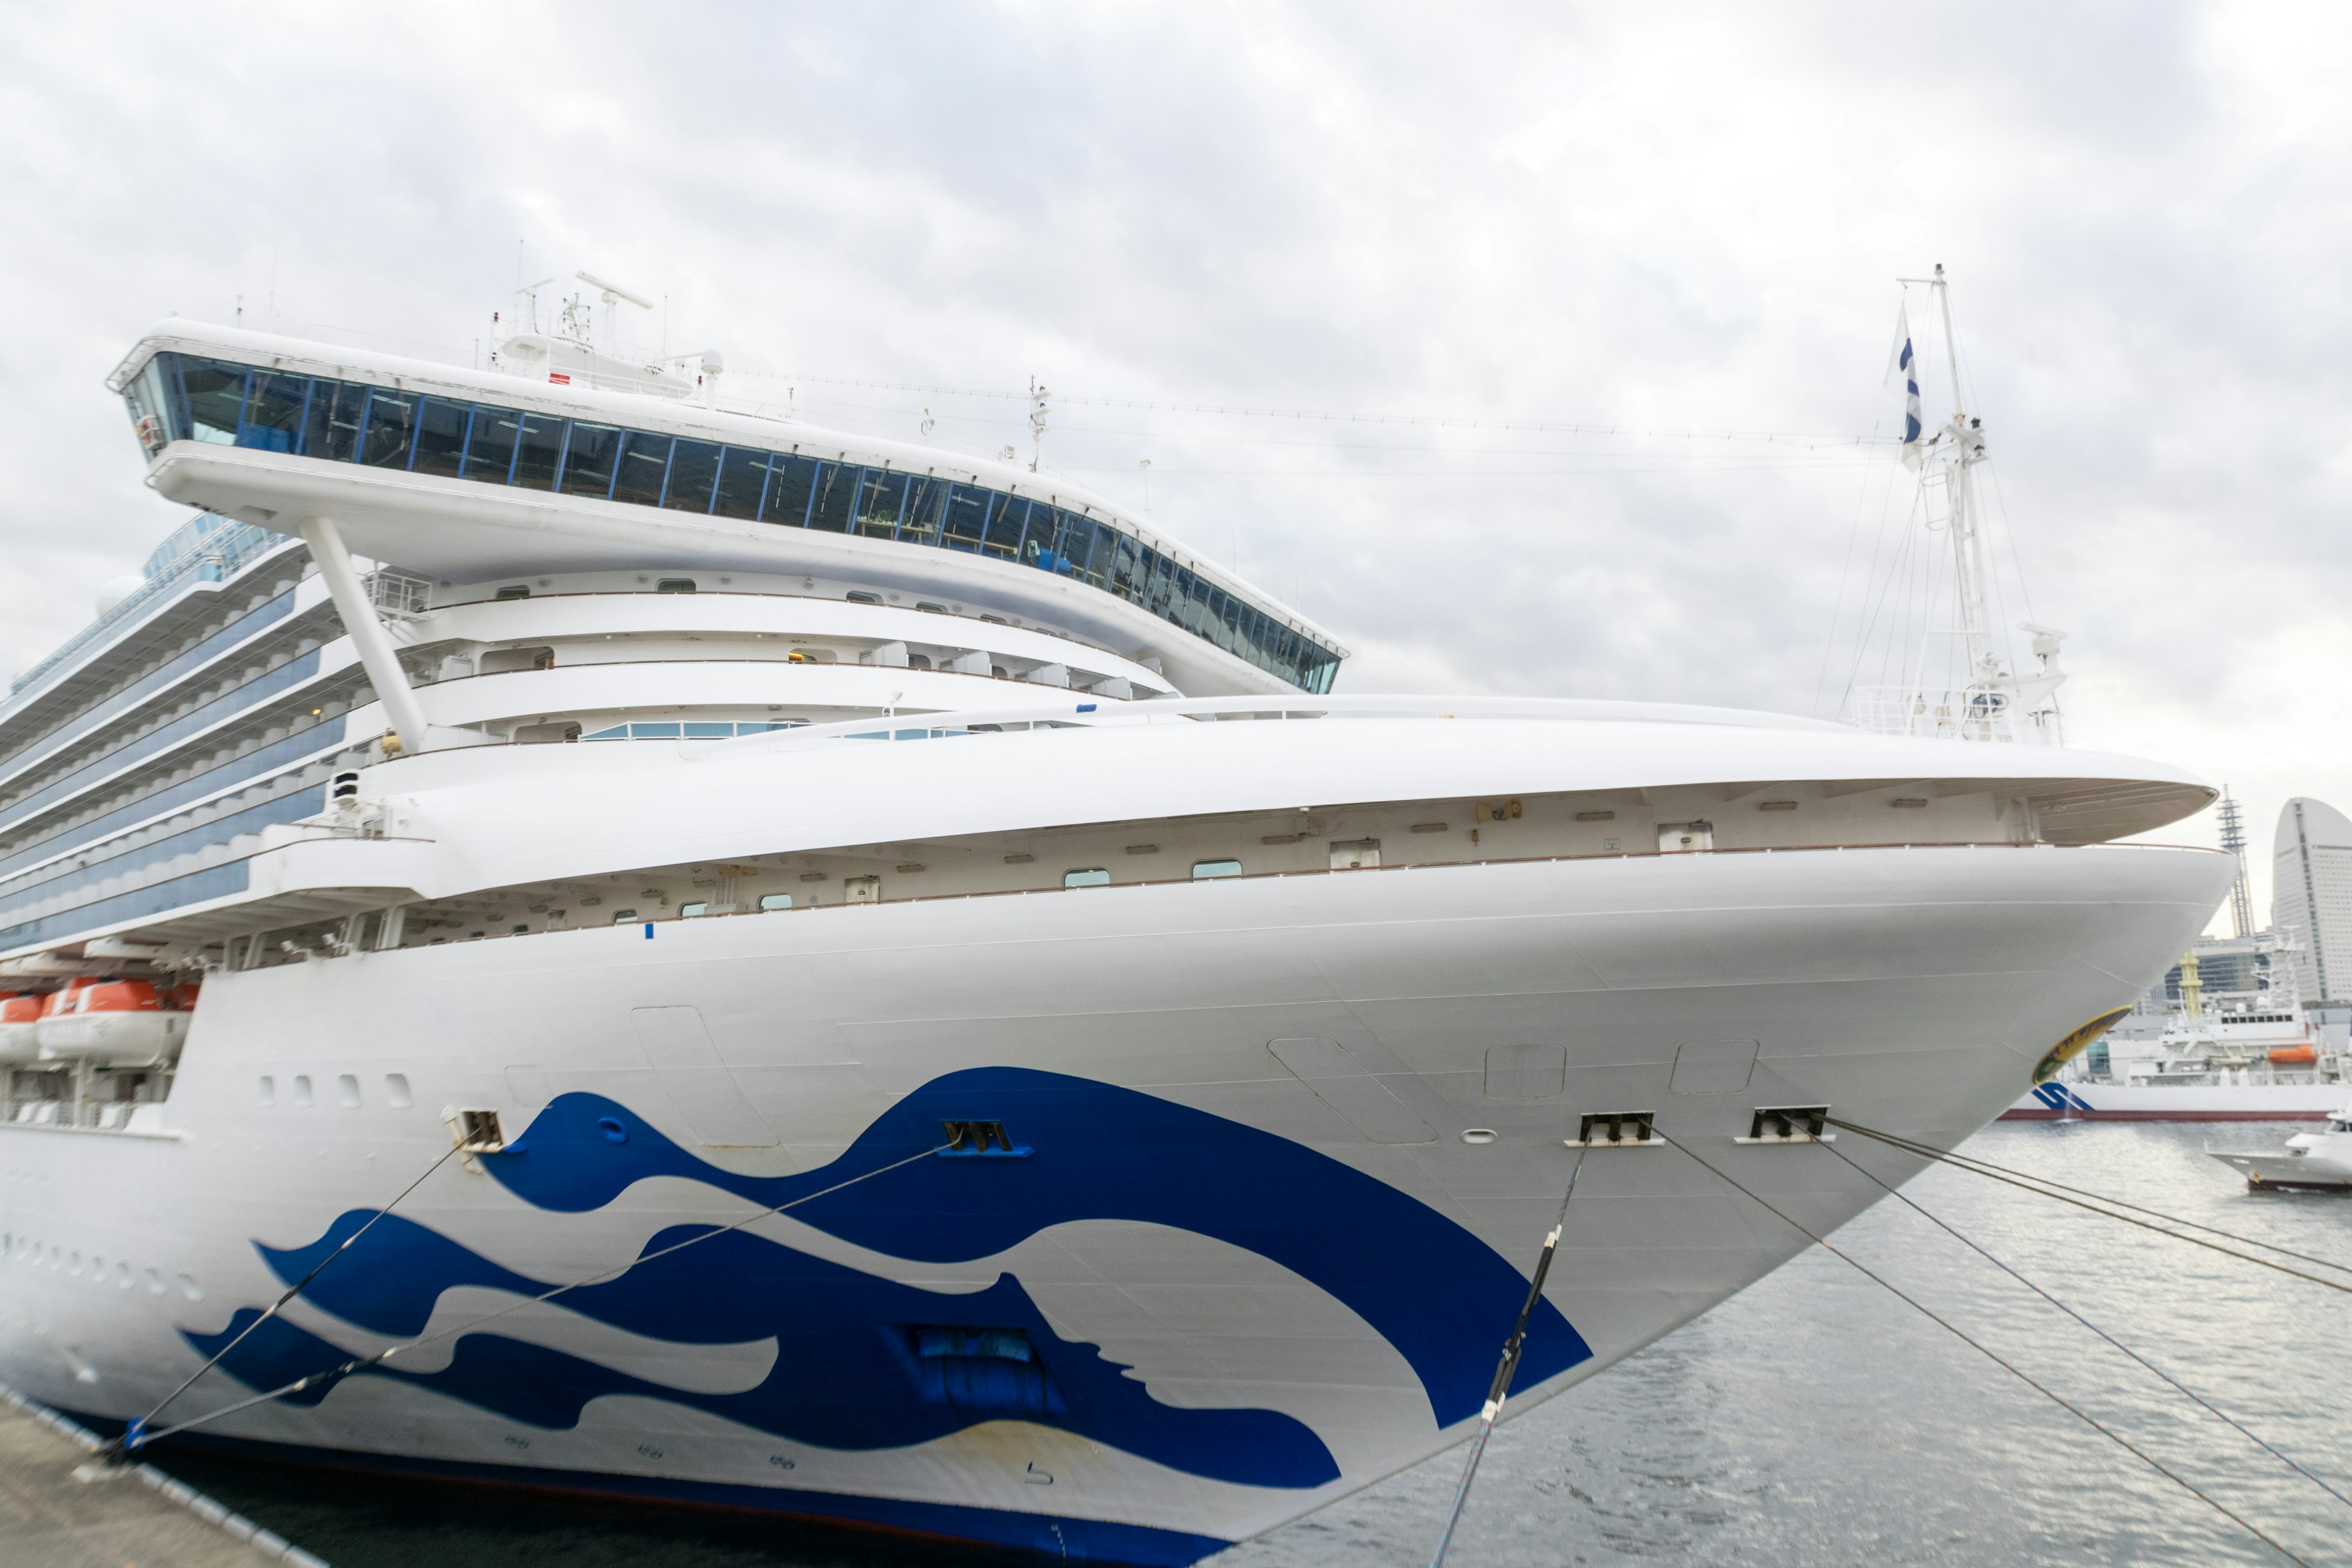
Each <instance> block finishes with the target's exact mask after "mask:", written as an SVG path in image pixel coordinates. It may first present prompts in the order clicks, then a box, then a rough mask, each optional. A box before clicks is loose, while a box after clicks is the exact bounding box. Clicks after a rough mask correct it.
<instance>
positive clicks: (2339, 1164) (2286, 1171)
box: [2205, 1105, 2352, 1192]
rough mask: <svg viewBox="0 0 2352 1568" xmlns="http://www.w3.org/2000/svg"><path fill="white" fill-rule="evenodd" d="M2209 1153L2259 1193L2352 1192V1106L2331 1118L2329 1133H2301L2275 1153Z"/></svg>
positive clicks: (2212, 1151) (2328, 1126)
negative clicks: (2345, 1190) (2241, 1176)
mask: <svg viewBox="0 0 2352 1568" xmlns="http://www.w3.org/2000/svg"><path fill="white" fill-rule="evenodd" d="M2205 1152H2207V1153H2208V1154H2210V1155H2211V1156H2212V1157H2213V1158H2214V1159H2216V1160H2219V1161H2221V1163H2223V1164H2225V1165H2227V1166H2229V1167H2230V1168H2231V1170H2234V1171H2239V1172H2242V1173H2244V1175H2245V1178H2246V1185H2248V1186H2249V1187H2252V1188H2253V1189H2254V1190H2256V1191H2257V1192H2269V1191H2276V1190H2280V1189H2285V1190H2289V1191H2296V1190H2309V1189H2321V1190H2336V1189H2352V1105H2347V1106H2346V1107H2345V1108H2344V1109H2343V1110H2338V1111H2336V1113H2335V1114H2334V1115H2332V1116H2330V1117H2329V1118H2328V1119H2327V1130H2326V1131H2324V1132H2298V1133H2296V1134H2295V1135H2294V1137H2292V1138H2290V1139H2288V1140H2287V1141H2286V1146H2285V1147H2284V1148H2283V1149H2279V1150H2277V1151H2275V1152H2271V1153H2266V1154H2242V1153H2237V1152H2231V1151H2230V1150H2226V1149H2208V1150H2206V1151H2205Z"/></svg>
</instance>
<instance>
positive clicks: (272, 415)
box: [236, 370, 310, 452]
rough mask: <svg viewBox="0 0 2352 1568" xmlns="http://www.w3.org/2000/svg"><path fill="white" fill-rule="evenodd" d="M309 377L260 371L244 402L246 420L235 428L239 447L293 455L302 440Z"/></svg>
mask: <svg viewBox="0 0 2352 1568" xmlns="http://www.w3.org/2000/svg"><path fill="white" fill-rule="evenodd" d="M309 400H310V377H309V376H307V375H281V374H278V373H276V372H274V371H267V370H257V371H255V372H254V373H253V384H252V387H251V388H250V390H249V391H248V392H247V395H246V399H245V417H244V418H243V419H242V420H241V421H240V422H239V423H238V425H237V427H236V444H237V445H238V446H240V447H253V448H254V449H256V450H257V451H263V452H291V451H293V450H294V448H295V445H296V444H297V443H298V442H299V441H300V439H301V438H302V405H303V404H305V403H306V402H308V401H309Z"/></svg>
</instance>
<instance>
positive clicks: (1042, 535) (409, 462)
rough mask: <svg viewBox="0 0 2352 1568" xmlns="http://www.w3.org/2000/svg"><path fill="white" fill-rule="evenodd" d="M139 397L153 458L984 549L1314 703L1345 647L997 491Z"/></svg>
mask: <svg viewBox="0 0 2352 1568" xmlns="http://www.w3.org/2000/svg"><path fill="white" fill-rule="evenodd" d="M125 397H126V400H127V401H128V402H129V404H130V406H131V418H132V420H133V422H134V423H135V424H136V426H137V427H138V429H139V431H140V435H141V438H142V442H143V443H144V444H145V446H146V447H147V453H148V456H149V457H150V458H152V457H153V456H154V455H155V454H156V453H157V452H159V451H161V450H162V449H163V445H164V443H165V442H167V441H177V440H195V441H216V442H221V443H224V444H226V445H233V446H238V447H255V448H258V449H260V450H263V451H270V452H286V453H290V454H293V455H296V456H299V457H310V458H326V459H329V460H331V461H335V462H348V463H364V464H367V465H369V466H370V467H373V468H403V469H406V470H408V471H410V472H412V473H421V474H436V475H440V476H442V477H444V478H447V479H476V480H479V481H481V482H483V483H485V484H501V485H514V486H519V487H521V488H523V489H541V490H553V491H557V492H559V493H562V494H564V495H584V496H593V497H597V498H600V499H603V500H616V501H625V502H628V503H630V504H633V505H636V506H650V507H660V508H664V509H667V510H672V511H688V512H701V513H706V514H709V515H711V516H717V517H730V518H738V519H741V520H744V521H758V522H770V523H775V524H778V525H780V526H783V527H791V528H814V529H824V530H827V531H831V532H835V533H854V534H859V535H864V536H866V537H869V538H878V539H892V540H897V541H898V542H902V543H911V544H928V545H934V546H938V547H940V548H943V549H949V550H964V551H970V552H976V553H981V554H988V555H994V556H998V557H1000V558H1002V559H1004V560H1008V561H1019V562H1023V563H1026V564H1028V565H1031V566H1034V567H1036V568H1037V569H1039V570H1040V571H1045V572H1052V573H1055V574H1059V575H1063V576H1068V577H1074V578H1077V579H1079V580H1081V581H1084V582H1087V583H1090V584H1093V585H1094V586H1096V587H1097V588H1100V589H1102V590H1103V591H1104V592H1106V593H1110V594H1116V595H1118V596H1119V597H1121V598H1123V599H1126V600H1128V601H1129V603H1131V604H1135V605H1141V606H1142V607H1144V608H1145V609H1147V610H1149V611H1150V613H1151V614H1153V615H1155V616H1159V617H1160V619H1161V620H1164V621H1167V622H1169V623H1170V624H1171V625H1173V626H1181V627H1182V628H1183V629H1184V630H1186V631H1188V632H1191V633H1192V634H1193V635H1194V636H1196V637H1201V638H1202V639H1203V640H1204V641H1207V642H1210V643H1213V644H1214V645H1215V646H1217V647H1222V648H1223V649H1225V650H1226V651H1227V652H1229V653H1233V654H1235V655H1238V656H1239V657H1241V658H1244V659H1247V660H1248V661H1249V662H1251V663H1252V664H1255V665H1256V666H1258V667H1259V668H1262V669H1265V670H1266V671H1268V672H1269V673H1271V674H1273V675H1276V676H1277V677H1279V678H1281V679H1284V680H1286V681H1288V682H1290V683H1291V684H1292V685H1294V686H1297V687H1299V688H1301V689H1304V690H1307V691H1312V692H1317V693H1320V692H1325V691H1328V690H1329V689H1331V681H1332V679H1333V677H1334V676H1335V675H1337V674H1338V672H1339V656H1338V655H1337V654H1335V653H1333V652H1332V651H1331V650H1330V649H1328V648H1326V647H1322V646H1321V645H1319V644H1318V643H1317V642H1315V641H1314V639H1312V638H1311V637H1307V636H1305V635H1304V634H1302V633H1300V632H1298V631H1296V630H1294V629H1293V628H1291V627H1289V626H1285V625H1283V624H1282V623H1281V622H1280V621H1278V620H1276V619H1275V618H1274V617H1273V616H1268V615H1267V614H1266V613H1265V611H1263V610H1262V609H1260V608H1258V607H1257V606H1255V605H1251V604H1249V603H1248V602H1247V601H1246V600H1244V599H1242V598H1240V597H1238V596H1237V595H1232V594H1228V593H1226V592H1225V591H1224V590H1223V589H1222V588H1220V587H1218V586H1217V585H1216V584H1213V583H1211V582H1209V581H1207V580H1206V579H1205V578H1202V577H1199V576H1196V575H1195V574H1193V573H1192V572H1191V571H1190V570H1188V569H1187V568H1185V567H1183V566H1181V565H1180V564H1178V563H1176V562H1175V561H1173V560H1171V559H1170V558H1169V557H1167V556H1165V555H1163V554H1161V553H1160V552H1159V551H1157V550H1154V549H1152V548H1151V547H1150V546H1149V545H1147V544H1145V543H1143V542H1141V541H1140V540H1138V539H1136V538H1134V537H1133V536H1132V535H1130V534H1128V533H1125V532H1123V531H1120V530H1119V529H1118V528H1116V527H1114V526H1112V525H1111V524H1110V523H1108V522H1107V521H1102V520H1100V519H1097V518H1094V517H1090V516H1088V515H1087V514H1086V513H1084V512H1082V511H1072V510H1068V509H1066V508H1063V507H1058V506H1055V505H1054V504H1052V503H1051V502H1049V501H1044V500H1032V499H1031V498H1029V497H1027V496H1017V495H1012V494H1008V493H1007V492H1005V491H1002V490H994V489H988V488H986V487H985V486H982V485H968V484H956V483H953V482H951V481H950V480H947V479H938V478H935V477H930V476H926V475H922V474H909V473H904V472H901V471H899V470H897V469H893V468H867V467H865V466H863V465H860V464H857V463H851V462H826V461H823V460H821V459H818V458H804V457H802V456H800V455H799V454H797V453H787V452H774V451H769V450H767V449H765V448H761V447H738V446H734V445H731V444H722V443H719V442H716V441H698V440H693V439H690V438H688V437H683V436H667V435H661V434H659V433H656V432H654V431H649V430H631V429H626V428H624V427H622V426H617V425H602V424H596V423H593V422H592V421H589V420H585V419H568V418H565V417H563V416H560V415H553V414H530V413H525V412H523V411H521V410H519V409H513V408H501V407H498V406H496V405H491V404H487V403H467V402H462V401H459V400H457V399H454V398H446V397H432V396H427V395H424V394H422V393H416V392H402V391H394V390H393V389H391V388H389V387H382V386H375V385H372V384H365V383H361V382H347V381H331V380H328V379H326V378H324V377H320V376H306V375H294V374H286V373H283V372H278V371H271V370H264V369H260V368H257V367H255V366H252V365H245V364H237V363H231V362H228V361H224V360H211V359H201V358H198V357H196V356H194V355H193V354H182V353H159V354H157V355H155V357H154V358H153V359H152V360H151V361H150V362H149V363H148V365H147V367H146V368H145V370H144V371H142V373H141V374H140V376H139V377H138V378H137V379H136V380H135V381H134V382H133V383H132V384H131V387H130V388H129V390H128V391H127V392H126V394H125Z"/></svg>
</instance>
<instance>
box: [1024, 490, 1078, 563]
mask: <svg viewBox="0 0 2352 1568" xmlns="http://www.w3.org/2000/svg"><path fill="white" fill-rule="evenodd" d="M1026 510H1027V511H1028V513H1029V521H1028V524H1027V526H1026V527H1025V528H1024V529H1023V531H1022V534H1021V559H1022V560H1024V561H1026V562H1027V563H1029V564H1030V565H1032V566H1034V567H1036V568H1037V569H1038V570H1039V571H1041V572H1061V571H1064V570H1066V569H1067V567H1068V565H1069V563H1068V562H1066V561H1065V560H1063V559H1062V554H1061V552H1060V551H1058V550H1056V549H1055V548H1054V547H1055V545H1057V544H1059V543H1061V542H1062V535H1061V527H1060V524H1061V514H1060V513H1059V512H1057V511H1055V510H1054V509H1053V508H1052V507H1050V506H1048V505H1046V504H1045V502H1044V501H1041V500H1034V501H1031V502H1029V503H1028V506H1027V509H1026Z"/></svg>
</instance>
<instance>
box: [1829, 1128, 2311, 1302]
mask: <svg viewBox="0 0 2352 1568" xmlns="http://www.w3.org/2000/svg"><path fill="white" fill-rule="evenodd" d="M1824 1120H1826V1121H1829V1122H1831V1123H1832V1124H1833V1125H1835V1126H1839V1127H1843V1128H1847V1129H1849V1130H1851V1131H1855V1132H1859V1133H1861V1134H1862V1135H1863V1136H1864V1137H1866V1138H1875V1139H1877V1140H1878V1141H1879V1142H1883V1143H1894V1144H1896V1145H1898V1146H1900V1147H1906V1148H1909V1149H1911V1150H1912V1151H1913V1152H1916V1153H1923V1154H1930V1153H1931V1154H1934V1155H1936V1156H1937V1158H1940V1159H1942V1160H1944V1161H1946V1162H1948V1163H1951V1164H1956V1165H1965V1166H1970V1167H1979V1169H1978V1170H1977V1174H1979V1175H1998V1176H2006V1177H2011V1178H2013V1179H2015V1180H2017V1181H2021V1182H2036V1183H2039V1184H2042V1186H2045V1187H2053V1188H2055V1189H2056V1190H2057V1191H2058V1192H2061V1193H2065V1194H2071V1195H2073V1196H2074V1197H2078V1198H2089V1199H2092V1200H2094V1201H2095V1202H2098V1203H2103V1204H2113V1205H2115V1206H2116V1207H2117V1208H2123V1209H2129V1210H2131V1211H2132V1212H2133V1213H2134V1214H2144V1215H2152V1216H2154V1217H2155V1218H2157V1219H2160V1220H2163V1221H2165V1222H2166V1223H2167V1224H2168V1225H2185V1226H2189V1228H2190V1229H2191V1230H2201V1231H2204V1232H2206V1233H2207V1234H2208V1235H2211V1236H2219V1237H2227V1238H2228V1239H2229V1240H2231V1241H2237V1242H2243V1243H2244V1244H2245V1245H2246V1246H2248V1247H2261V1248H2263V1250H2264V1251H2266V1252H2275V1253H2278V1254H2280V1255H2281V1256H2282V1257H2286V1258H2295V1259H2298V1260H2299V1261H2301V1262H2305V1263H2315V1264H2317V1265H2319V1266H2320V1267H2321V1268H2335V1269H2340V1270H2342V1271H2343V1272H2345V1273H2347V1274H2352V1263H2339V1262H2337V1261H2336V1259H2335V1258H2315V1257H2314V1256H2313V1255H2312V1254H2310V1253H2308V1252H2297V1251H2295V1250H2294V1248H2293V1247H2281V1246H2279V1245H2278V1243H2276V1242H2274V1241H2264V1240H2263V1239H2262V1238H2261V1237H2252V1236H2241V1235H2240V1234H2238V1233H2237V1232H2236V1231H2233V1230H2223V1229H2222V1228H2221V1226H2214V1225H2207V1224H2205V1223H2204V1222H2203V1221H2201V1220H2193V1219H2188V1218H2185V1217H2183V1216H2182V1215H2177V1214H2167V1213H2165V1212H2164V1211H2163V1210H2162V1209H2152V1208H2149V1207H2147V1205H2143V1204H2136V1203H2132V1202H2130V1201H2128V1200H2126V1199H2124V1198H2116V1197H2109V1196H2108V1195H2107V1194H2105V1193H2095V1192H2092V1191H2091V1190H2090V1189H2089V1188H2087V1187H2070V1186H2068V1185H2067V1184H2065V1183H2063V1182H2061V1181H2058V1180H2056V1179H2054V1178H2053V1177H2050V1176H2038V1175H2035V1174H2034V1173H2032V1172H2031V1171H2020V1170H2017V1169H2015V1168H2014V1167H2012V1166H2009V1165H2002V1164H1997V1163H1994V1162H1992V1161H1990V1160H1987V1159H1984V1158H1981V1157H1980V1156H1979V1155H1975V1154H1963V1153H1961V1152H1958V1150H1956V1149H1953V1150H1937V1148H1936V1146H1935V1145H1934V1144H1932V1143H1927V1142H1922V1141H1921V1140H1919V1139H1916V1138H1906V1137H1904V1136H1903V1135H1902V1134H1901V1133H1897V1132H1881V1131H1876V1130H1875V1129H1873V1128H1869V1127H1864V1126H1863V1125H1861V1124H1860V1123H1859V1122H1853V1121H1845V1120H1843V1118H1841V1117H1835V1116H1832V1117H1827V1118H1824Z"/></svg>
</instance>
